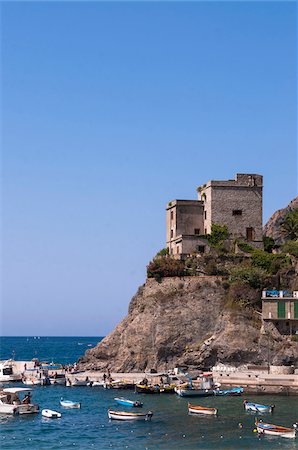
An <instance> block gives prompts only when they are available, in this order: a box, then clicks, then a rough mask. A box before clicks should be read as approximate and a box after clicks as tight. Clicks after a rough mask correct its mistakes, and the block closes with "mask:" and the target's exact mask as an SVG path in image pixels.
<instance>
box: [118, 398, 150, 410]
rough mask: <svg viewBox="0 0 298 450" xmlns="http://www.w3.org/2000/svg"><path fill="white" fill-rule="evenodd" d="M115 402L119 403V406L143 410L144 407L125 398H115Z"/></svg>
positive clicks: (140, 403)
mask: <svg viewBox="0 0 298 450" xmlns="http://www.w3.org/2000/svg"><path fill="white" fill-rule="evenodd" d="M114 400H115V402H117V403H118V404H119V405H124V406H135V407H139V408H141V407H142V406H143V403H142V402H138V401H135V402H134V401H133V400H127V399H126V398H124V397H115V398H114Z"/></svg>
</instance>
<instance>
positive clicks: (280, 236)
mask: <svg viewBox="0 0 298 450" xmlns="http://www.w3.org/2000/svg"><path fill="white" fill-rule="evenodd" d="M296 208H298V197H296V198H294V199H293V200H292V201H291V202H290V203H289V204H288V206H287V207H286V208H282V209H279V210H278V211H276V212H275V213H274V214H273V215H272V216H271V217H270V219H269V220H268V222H267V223H266V225H265V226H264V235H265V236H268V237H271V238H273V239H274V241H275V244H277V245H281V244H283V243H284V242H285V235H284V233H283V232H282V230H281V225H282V223H283V222H284V220H285V217H286V215H287V214H288V213H289V212H291V211H293V210H294V209H296Z"/></svg>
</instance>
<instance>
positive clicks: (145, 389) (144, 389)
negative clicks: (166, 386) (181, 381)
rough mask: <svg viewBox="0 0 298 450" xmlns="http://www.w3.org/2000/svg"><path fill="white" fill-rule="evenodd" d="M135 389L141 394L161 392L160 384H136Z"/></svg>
mask: <svg viewBox="0 0 298 450" xmlns="http://www.w3.org/2000/svg"><path fill="white" fill-rule="evenodd" d="M135 390H136V392H138V393H139V394H160V387H159V385H158V384H156V385H154V386H153V385H149V386H147V385H146V384H136V387H135Z"/></svg>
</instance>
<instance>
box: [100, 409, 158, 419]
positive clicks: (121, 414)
mask: <svg viewBox="0 0 298 450" xmlns="http://www.w3.org/2000/svg"><path fill="white" fill-rule="evenodd" d="M152 416H153V413H152V412H151V411H148V412H147V413H132V412H127V411H112V410H111V409H109V410H108V417H109V419H114V420H151V418H152Z"/></svg>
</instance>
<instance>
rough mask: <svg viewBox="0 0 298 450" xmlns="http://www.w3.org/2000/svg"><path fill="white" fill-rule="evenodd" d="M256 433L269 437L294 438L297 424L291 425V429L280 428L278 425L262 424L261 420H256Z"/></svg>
mask: <svg viewBox="0 0 298 450" xmlns="http://www.w3.org/2000/svg"><path fill="white" fill-rule="evenodd" d="M255 424H256V427H257V432H258V433H259V434H260V435H264V434H268V435H269V436H280V437H284V438H292V439H294V438H295V437H296V433H297V424H296V423H295V424H294V425H293V428H286V427H281V426H279V425H272V424H271V423H264V422H263V421H262V420H256V422H255Z"/></svg>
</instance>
